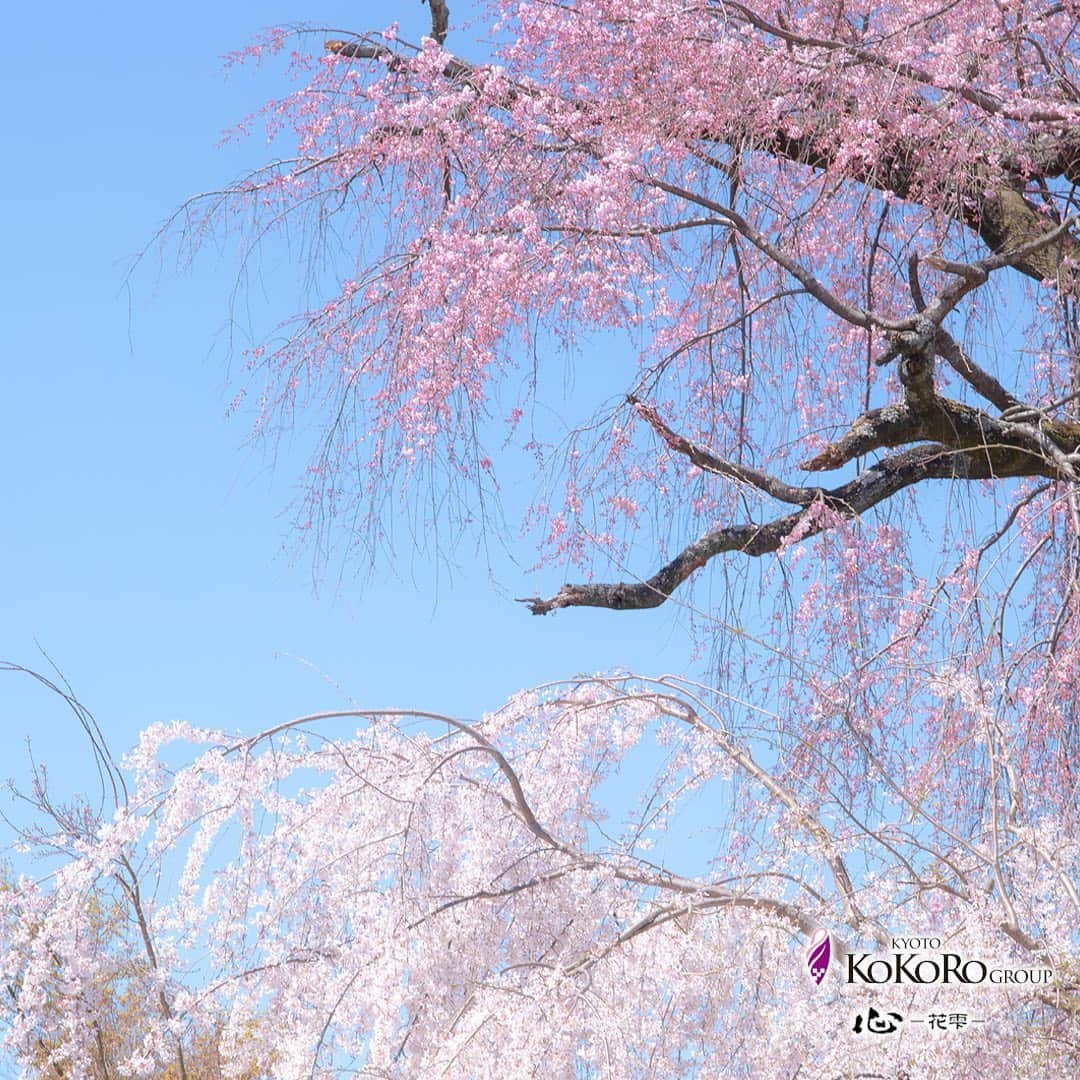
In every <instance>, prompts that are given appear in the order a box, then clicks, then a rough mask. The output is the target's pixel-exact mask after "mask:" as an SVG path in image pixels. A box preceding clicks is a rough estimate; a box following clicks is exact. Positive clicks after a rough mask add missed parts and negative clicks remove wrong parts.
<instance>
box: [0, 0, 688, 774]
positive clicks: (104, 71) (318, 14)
mask: <svg viewBox="0 0 1080 1080" xmlns="http://www.w3.org/2000/svg"><path fill="white" fill-rule="evenodd" d="M178 17H179V21H178ZM298 18H302V19H305V20H307V21H309V22H315V23H319V24H325V25H327V26H331V27H337V28H350V29H352V28H355V29H357V30H362V29H367V28H369V27H380V26H383V25H386V24H387V23H389V22H391V21H392V20H394V19H398V20H400V22H401V24H402V33H403V34H404V35H406V36H409V37H413V38H415V37H418V36H419V34H420V33H421V32H422V31H423V30H424V29H425V27H426V25H427V22H426V20H427V12H426V9H424V8H422V7H420V5H419V4H414V3H410V4H408V5H405V6H401V5H398V4H390V3H368V4H365V5H359V6H357V5H355V4H349V5H346V4H338V3H327V4H324V5H322V6H320V7H312V6H311V5H310V4H304V5H299V6H297V5H295V3H289V2H287V0H281V2H279V0H274V2H270V3H258V4H255V3H232V4H226V5H222V4H216V5H213V6H211V5H210V4H206V3H192V4H188V5H186V6H185V7H184V8H183V9H177V8H156V7H154V6H153V5H150V6H147V5H138V6H136V5H131V4H121V5H112V6H106V7H104V8H97V7H92V8H90V7H87V6H85V5H74V4H61V5H60V6H59V7H58V8H53V9H51V12H50V16H49V20H48V23H47V24H46V25H43V24H41V23H40V22H39V21H38V20H37V19H35V18H32V17H31V14H30V12H29V10H28V9H26V8H25V7H24V8H18V7H17V8H15V9H13V10H12V11H11V12H9V13H8V17H7V21H6V28H7V40H8V42H9V46H8V49H7V53H8V55H7V56H6V58H5V65H4V67H3V69H2V70H0V87H2V92H3V95H4V100H5V101H6V102H7V103H8V108H7V109H6V110H5V113H6V116H5V142H6V146H5V154H4V158H5V162H6V164H7V167H6V168H5V169H3V170H0V186H2V192H0V216H2V217H0V229H2V236H3V238H4V243H3V246H4V250H5V252H6V258H5V259H4V260H3V261H2V263H0V304H2V305H3V314H4V321H5V333H4V335H3V339H2V345H0V349H2V350H3V356H4V363H3V373H4V387H3V392H2V393H0V455H2V457H0V460H2V462H3V470H4V485H3V487H4V497H3V504H4V511H3V516H2V519H0V521H2V524H0V556H2V558H0V567H2V569H0V573H2V574H3V581H2V589H0V659H5V660H9V661H15V662H17V663H21V664H25V665H26V666H28V667H34V668H38V669H40V670H45V669H46V667H47V661H46V660H45V658H44V657H43V656H42V655H41V653H40V652H39V646H40V648H41V649H43V650H45V651H46V652H47V653H48V655H49V656H50V657H51V658H52V660H53V661H54V662H55V663H56V664H57V665H58V667H59V668H60V669H61V671H62V672H63V674H64V675H65V676H66V677H67V679H68V680H69V681H70V683H71V685H72V687H73V688H74V690H75V692H76V693H77V695H78V696H79V697H80V699H81V700H82V701H83V702H84V703H85V704H86V705H87V706H88V707H89V708H90V709H91V710H92V711H93V712H94V713H95V715H96V717H97V719H98V721H99V723H100V724H101V726H102V728H103V729H104V731H105V733H106V736H107V738H108V739H109V741H110V743H111V745H112V747H113V749H114V751H116V752H122V751H123V750H125V749H126V748H127V747H128V746H129V745H131V743H132V742H133V740H134V738H135V736H136V734H137V732H138V731H139V730H140V729H141V728H142V727H144V726H145V725H146V724H148V723H151V722H153V721H155V720H169V719H173V718H184V719H187V720H190V721H192V722H193V723H196V724H206V725H220V726H223V727H226V728H230V729H241V730H244V731H255V730H258V729H260V728H263V727H266V726H270V725H273V724H276V723H279V722H281V721H283V720H286V719H289V718H290V717H293V716H296V715H300V714H303V713H307V712H313V711H317V710H320V709H327V708H335V707H340V706H341V705H342V704H343V703H344V701H345V700H347V698H348V697H351V698H353V699H355V700H356V701H357V702H359V703H360V704H361V705H362V706H364V707H377V706H383V705H386V706H390V705H393V706H411V707H417V708H424V709H437V710H442V711H446V712H451V713H453V714H456V715H462V716H470V715H477V714H478V713H479V712H481V711H483V710H484V709H485V708H494V707H497V706H498V705H499V704H501V702H502V701H503V700H504V699H505V697H506V696H507V695H508V694H509V693H510V692H512V691H513V690H515V689H518V688H521V687H524V686H530V685H533V684H536V683H540V682H543V681H547V680H550V679H555V678H559V677H565V676H570V675H573V674H575V673H578V672H595V671H601V670H610V669H613V668H628V669H635V670H639V671H642V672H644V673H658V672H661V671H666V670H672V669H681V668H683V667H684V666H685V664H686V660H687V657H688V655H689V652H690V641H689V636H688V633H687V631H686V630H685V628H684V627H683V626H682V625H681V623H680V621H679V616H678V614H677V612H676V611H674V610H670V609H661V610H659V611H655V612H635V613H630V614H627V615H626V616H622V617H620V616H615V615H612V613H610V612H590V611H580V612H571V613H564V614H562V615H561V616H558V617H555V618H550V617H549V618H545V619H537V618H534V617H532V616H530V615H529V614H528V613H527V612H526V611H525V609H524V608H522V607H521V606H520V605H518V604H515V603H513V600H512V597H513V596H515V595H516V596H521V595H531V594H534V593H537V592H542V593H545V594H547V593H549V592H551V591H554V590H556V589H557V588H558V586H559V584H560V583H561V581H562V580H563V578H562V575H561V572H560V571H546V572H541V573H539V574H534V575H528V574H526V572H525V571H524V569H521V568H515V567H514V566H513V565H511V564H510V563H509V562H508V561H505V560H503V561H501V562H500V563H499V565H497V566H495V567H494V574H492V573H491V572H489V565H488V562H487V560H486V558H485V556H484V555H483V553H482V552H481V553H474V551H473V548H472V547H471V546H469V545H465V546H463V547H462V548H461V549H459V550H458V551H457V552H456V553H455V555H454V563H455V569H454V571H453V574H452V575H450V574H448V572H447V568H446V567H445V566H443V567H441V568H438V569H436V568H433V567H431V566H430V565H428V564H426V563H425V562H424V561H423V560H420V559H417V558H415V557H413V558H410V556H409V553H408V551H406V552H405V553H404V555H403V558H402V560H401V562H400V563H399V565H397V566H396V567H393V568H391V567H386V566H382V567H380V570H379V573H378V575H377V576H376V577H375V578H374V579H373V580H366V579H365V578H364V577H363V576H362V575H360V576H354V574H353V573H352V571H351V570H349V569H346V571H345V574H344V576H342V577H341V578H340V580H339V578H338V573H337V572H338V571H339V570H340V569H341V567H340V565H339V564H336V563H334V562H333V561H331V564H330V566H329V570H328V573H327V574H326V575H325V578H324V580H323V582H322V583H321V585H320V587H319V588H318V589H316V588H315V587H314V585H313V581H312V552H311V551H310V549H309V550H303V549H301V550H300V551H299V552H296V551H295V550H294V549H295V539H296V538H295V536H294V535H292V534H291V532H290V529H289V519H288V516H287V514H286V513H285V511H286V509H287V507H288V505H289V503H290V501H291V499H292V498H293V496H294V494H295V486H294V485H295V484H296V482H297V480H298V479H299V477H300V475H301V470H302V468H303V465H304V463H305V462H304V457H303V456H302V455H301V454H300V453H299V452H298V451H297V450H296V449H295V448H293V447H292V446H291V445H290V444H289V443H285V444H283V446H282V447H281V449H280V452H279V454H278V456H277V458H276V461H274V462H271V461H270V460H269V459H268V458H267V457H266V456H265V455H264V454H262V453H261V452H259V451H257V450H256V451H253V450H251V449H245V448H244V443H245V440H246V437H247V435H248V430H247V425H246V423H245V421H244V420H242V419H241V420H237V419H228V418H227V417H226V415H225V414H226V408H227V405H228V403H229V400H230V398H231V396H232V393H233V392H234V389H235V388H230V386H229V384H228V381H227V376H226V369H227V364H226V358H227V350H226V349H225V348H223V341H224V340H225V337H226V334H225V329H226V326H227V321H228V317H229V303H228V293H229V290H230V289H231V287H232V285H233V283H234V280H235V275H236V272H237V265H236V262H235V260H233V259H231V258H230V257H229V256H230V251H229V250H228V249H225V250H224V252H223V253H222V255H221V257H220V258H219V257H218V256H217V254H215V253H214V252H207V253H205V254H204V255H203V257H201V258H200V259H199V260H198V261H197V262H196V263H195V265H194V267H193V268H192V269H191V270H190V271H186V272H176V268H175V266H174V265H173V264H172V263H168V262H166V263H164V264H160V265H159V263H158V262H157V261H155V259H154V258H151V259H150V260H149V261H148V262H146V263H144V264H143V265H142V267H141V268H140V269H139V271H138V272H137V273H136V274H135V276H134V278H133V279H132V281H131V282H130V284H128V285H126V284H125V277H126V274H127V272H128V270H129V268H130V265H131V260H132V257H133V256H134V255H135V254H136V253H137V252H138V251H139V250H140V249H142V248H143V247H144V246H145V245H146V244H147V243H148V242H149V241H150V240H151V239H152V237H153V236H154V233H155V231H156V229H157V228H158V226H159V224H160V223H161V222H162V221H163V219H164V218H165V217H166V216H167V215H168V214H169V212H170V211H171V210H173V209H174V208H175V207H176V206H177V205H178V204H179V203H180V202H181V201H182V200H183V199H184V198H185V197H186V196H188V195H191V194H192V193H194V192H198V191H201V190H206V189H208V188H213V187H215V186H219V185H221V184H222V183H224V182H226V181H228V180H229V179H231V178H233V177H235V176H236V175H238V174H240V173H241V172H242V171H243V170H244V169H245V167H250V166H252V165H254V164H256V163H258V162H259V161H260V160H262V158H263V157H264V156H265V154H266V147H265V145H263V144H262V142H261V140H260V139H259V138H255V139H253V140H251V141H250V142H248V143H245V144H240V145H235V144H230V145H227V146H225V147H224V148H222V147H221V146H220V145H219V140H220V136H221V133H222V132H223V131H224V130H225V129H226V128H228V127H230V126H231V125H232V124H234V123H236V122H237V121H238V120H240V119H242V118H243V117H244V116H245V115H247V114H248V113H250V112H251V111H252V110H253V109H254V108H256V107H257V105H258V104H259V103H260V101H262V100H263V99H265V98H267V97H272V96H275V95H280V94H282V93H283V92H284V91H285V89H286V86H285V84H284V83H283V81H282V80H281V79H279V78H278V77H277V75H276V74H275V73H274V72H273V71H270V70H264V71H262V72H258V71H254V70H247V69H243V70H240V71H233V72H231V73H230V74H229V75H228V76H226V74H225V72H224V70H223V64H222V60H221V57H222V56H223V54H225V53H226V52H228V51H230V50H233V49H236V48H239V47H241V46H243V45H244V44H245V43H246V42H247V41H248V40H250V38H251V37H253V36H254V35H255V33H257V32H258V31H259V30H260V29H262V28H264V27H266V26H269V25H273V24H275V23H277V24H281V23H290V22H294V21H296V20H297V19H298ZM265 274H266V277H265V279H264V281H263V282H262V283H260V289H265V292H266V294H267V295H269V296H270V297H272V298H274V300H273V302H274V303H275V304H276V303H277V297H278V295H279V294H280V296H281V297H282V298H283V299H282V303H283V304H288V302H289V293H288V291H287V290H286V288H285V286H284V285H282V284H281V282H278V281H276V280H275V279H274V276H273V268H272V267H270V268H268V269H266V270H265ZM293 300H294V301H295V300H296V298H295V297H294V298H293ZM291 310H292V309H291V308H284V307H283V309H282V310H281V311H279V312H276V314H277V315H279V316H280V317H284V316H286V315H288V314H290V313H291ZM511 479H513V478H511ZM519 479H520V480H521V482H522V483H525V482H526V481H528V480H529V479H530V478H529V477H528V476H527V475H526V474H523V475H522V476H521V477H520V478H519ZM518 556H519V561H520V563H521V566H522V567H524V566H528V565H529V564H531V563H532V562H533V561H534V560H535V553H534V552H533V550H532V549H531V548H530V547H529V546H528V545H525V546H523V548H522V550H521V551H520V552H519V553H518ZM639 569H641V570H649V567H647V566H641V567H640V568H639ZM335 683H336V684H338V686H339V687H340V689H338V688H335V686H334V685H333V684H335ZM27 737H30V738H31V739H32V741H33V748H34V753H35V756H36V757H37V758H38V759H39V760H43V761H46V762H47V763H48V764H49V765H50V770H51V773H52V775H53V777H54V782H55V784H56V785H57V789H58V793H60V794H69V793H72V792H75V791H78V790H81V789H82V788H84V787H86V786H87V785H92V784H93V782H94V776H93V774H92V769H91V765H90V761H89V757H88V752H87V748H86V746H85V743H84V742H83V741H82V738H81V735H80V733H79V732H78V731H77V730H76V728H75V726H74V724H73V722H72V721H71V719H70V718H69V716H68V714H66V713H65V712H64V710H63V709H62V708H60V707H59V705H58V704H57V703H55V702H53V701H52V700H50V698H49V696H48V695H47V694H45V693H43V692H42V691H41V690H40V689H37V688H36V687H34V686H33V685H32V684H31V683H30V681H29V680H25V679H21V678H19V677H17V676H14V675H5V676H3V677H2V678H0V779H2V778H5V777H11V778H13V779H15V780H16V781H21V782H25V780H26V778H27V758H26V739H27Z"/></svg>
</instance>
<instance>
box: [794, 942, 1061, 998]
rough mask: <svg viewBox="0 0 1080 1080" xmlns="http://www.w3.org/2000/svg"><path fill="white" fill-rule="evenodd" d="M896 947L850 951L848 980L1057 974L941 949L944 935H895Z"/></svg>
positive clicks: (968, 981)
mask: <svg viewBox="0 0 1080 1080" xmlns="http://www.w3.org/2000/svg"><path fill="white" fill-rule="evenodd" d="M892 947H893V952H891V953H886V954H884V955H875V954H873V953H858V954H857V953H849V954H848V958H847V981H848V983H856V982H858V983H869V984H871V985H877V986H880V985H882V984H884V983H892V984H894V985H900V984H902V983H914V984H917V985H922V986H928V985H932V986H948V985H950V984H953V985H956V984H960V985H963V986H972V985H974V986H978V985H980V984H981V983H985V982H991V983H997V984H999V985H1004V984H1012V985H1025V984H1026V985H1036V986H1038V985H1042V986H1048V985H1049V984H1050V983H1051V982H1052V981H1053V978H1054V971H1053V969H1052V968H1004V967H991V966H990V965H989V964H987V963H984V962H983V961H982V960H969V959H967V958H965V957H963V956H961V955H960V954H959V953H949V952H945V953H943V952H937V951H936V950H939V949H940V948H941V939H940V938H904V937H900V938H896V937H894V938H893V939H892ZM807 963H808V964H809V966H810V973H811V974H814V965H813V961H812V960H810V959H808V960H807ZM815 977H816V976H815ZM818 981H819V982H820V980H818Z"/></svg>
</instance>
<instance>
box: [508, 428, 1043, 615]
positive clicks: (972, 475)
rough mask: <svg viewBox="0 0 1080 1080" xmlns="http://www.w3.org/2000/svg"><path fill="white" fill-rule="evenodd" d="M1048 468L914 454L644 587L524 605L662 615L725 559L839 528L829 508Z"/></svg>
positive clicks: (1034, 460)
mask: <svg viewBox="0 0 1080 1080" xmlns="http://www.w3.org/2000/svg"><path fill="white" fill-rule="evenodd" d="M1048 469H1049V466H1048V465H1047V463H1046V462H1045V461H1044V460H1043V459H1041V458H1039V457H1037V456H1035V455H1033V454H1009V455H1001V457H1000V458H998V455H997V454H996V453H995V452H994V451H992V450H990V449H989V448H982V449H981V450H961V451H955V450H951V449H949V448H948V447H946V446H941V445H930V446H917V447H914V448H912V449H910V450H905V451H902V452H901V453H899V454H893V455H890V456H889V457H886V458H883V459H882V460H881V461H879V462H878V463H877V464H876V465H873V466H872V467H871V468H869V469H867V470H866V471H865V472H863V473H861V474H860V475H859V476H857V477H856V478H855V479H854V480H852V481H850V482H849V483H847V484H842V485H841V486H840V487H837V488H833V489H831V490H828V491H825V492H824V493H823V496H822V500H821V503H814V504H813V505H811V506H809V507H807V508H806V509H804V510H800V511H799V512H798V513H794V514H788V515H786V516H785V517H782V518H777V519H775V520H774V521H770V522H767V523H766V524H763V525H755V524H744V525H729V526H725V527H723V528H719V529H710V530H709V531H708V532H707V533H705V534H704V535H703V536H701V537H700V538H699V539H697V540H695V541H694V542H693V543H692V544H689V545H687V547H685V548H684V549H683V550H682V551H681V552H679V554H678V555H676V556H675V558H674V559H672V560H671V561H670V562H669V563H667V564H666V565H665V566H663V567H661V568H660V569H659V570H658V571H657V572H656V573H655V574H653V576H652V577H650V578H649V579H648V580H646V581H636V582H617V583H615V584H600V583H595V584H594V583H588V584H582V585H564V586H563V587H562V588H561V589H560V590H559V592H558V593H557V594H556V595H555V596H553V597H550V598H548V599H542V598H541V597H530V598H528V599H524V600H522V601H521V602H522V603H524V604H526V605H528V607H529V610H530V611H531V612H532V613H533V614H534V615H547V614H548V613H549V612H552V611H557V610H558V609H559V608H565V607H602V608H610V609H612V610H615V611H627V610H637V609H645V608H655V607H659V606H660V605H661V604H663V603H664V602H665V601H666V600H668V599H669V598H670V597H671V595H672V594H673V593H674V591H675V590H676V589H677V588H678V587H679V586H680V585H682V583H683V582H684V581H686V579H687V578H689V577H690V575H691V574H693V573H694V571H695V570H700V569H701V568H702V567H703V566H705V565H706V563H708V562H709V561H710V560H711V559H713V558H715V557H716V556H717V555H721V554H724V553H725V552H739V553H741V554H743V555H749V556H752V557H757V556H761V555H767V554H769V553H770V552H773V551H778V550H779V549H780V548H782V547H783V546H785V543H790V542H792V539H797V540H805V539H808V538H809V537H811V536H816V535H817V534H818V533H821V532H824V531H825V530H826V529H827V528H829V527H830V526H831V525H832V524H834V523H835V521H836V514H835V513H832V514H830V513H828V512H827V510H826V512H825V513H822V510H821V509H819V507H823V508H830V507H831V508H834V509H835V510H837V511H838V512H839V513H840V514H841V515H842V516H843V517H845V518H853V517H858V516H859V515H860V514H862V513H864V512H865V511H866V510H869V509H870V508H871V507H873V506H876V505H877V504H878V503H880V502H884V501H885V500H886V499H888V498H891V497H892V496H893V495H895V494H896V493H897V492H899V491H902V490H903V489H904V488H907V487H911V486H912V485H913V484H918V483H921V482H922V481H924V480H988V479H992V478H995V477H1001V476H1037V475H1047V470H1048Z"/></svg>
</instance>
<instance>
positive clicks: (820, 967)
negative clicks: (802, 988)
mask: <svg viewBox="0 0 1080 1080" xmlns="http://www.w3.org/2000/svg"><path fill="white" fill-rule="evenodd" d="M831 957H832V942H831V941H829V932H828V931H827V930H818V931H817V933H815V934H814V936H813V937H812V938H811V939H810V947H809V948H808V949H807V950H806V966H807V967H808V968H809V969H810V977H811V978H812V979H813V980H814V982H816V983H817V984H818V986H820V985H821V982H822V980H823V979H824V978H825V974H826V972H827V971H828V970H829V960H830V959H831Z"/></svg>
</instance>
